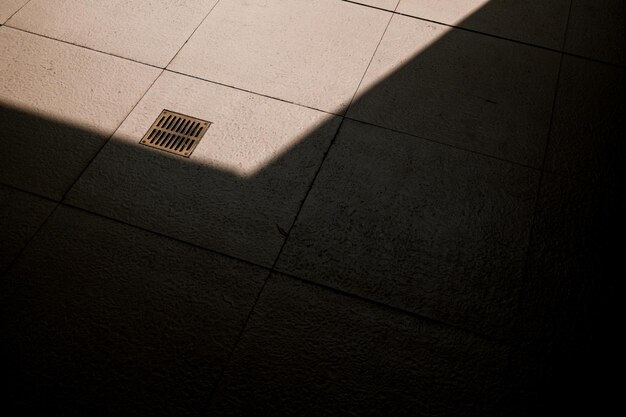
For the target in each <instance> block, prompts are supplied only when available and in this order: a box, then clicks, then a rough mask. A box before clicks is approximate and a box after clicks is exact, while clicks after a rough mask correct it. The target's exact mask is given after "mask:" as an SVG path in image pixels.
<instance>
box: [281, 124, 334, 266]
mask: <svg viewBox="0 0 626 417" xmlns="http://www.w3.org/2000/svg"><path fill="white" fill-rule="evenodd" d="M344 120H345V118H342V119H341V121H340V122H339V126H337V131H336V132H335V135H334V136H333V138H332V139H331V141H330V144H329V145H328V148H326V152H324V155H323V156H322V161H321V162H320V165H319V166H318V167H317V171H315V175H313V179H312V180H311V182H310V183H309V187H308V189H307V191H306V194H305V195H304V198H303V199H302V201H301V202H300V207H299V208H298V211H297V212H296V215H295V216H294V218H293V221H292V222H291V226H289V230H287V233H286V234H285V239H284V240H283V244H282V245H281V247H280V250H279V251H278V254H277V255H276V259H274V264H273V265H272V271H276V265H277V264H278V260H279V259H280V256H281V255H282V253H283V249H284V248H285V245H286V244H287V240H289V236H290V234H291V231H292V230H293V227H294V226H295V224H296V222H297V221H298V217H299V216H300V213H301V212H302V208H303V207H304V204H305V203H306V200H307V199H308V197H309V194H310V193H311V190H312V189H313V185H314V184H315V180H316V179H317V177H318V175H319V173H320V172H321V171H322V167H323V166H324V162H325V161H326V158H327V156H328V153H329V152H330V150H331V148H332V147H333V145H334V143H335V141H336V140H337V137H338V136H339V132H340V131H341V126H343V121H344Z"/></svg>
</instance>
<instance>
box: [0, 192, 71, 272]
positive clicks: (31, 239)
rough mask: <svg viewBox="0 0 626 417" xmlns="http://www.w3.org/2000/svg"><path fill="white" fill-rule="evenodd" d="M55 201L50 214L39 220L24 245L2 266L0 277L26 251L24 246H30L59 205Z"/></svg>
mask: <svg viewBox="0 0 626 417" xmlns="http://www.w3.org/2000/svg"><path fill="white" fill-rule="evenodd" d="M55 203H56V206H54V208H53V209H52V210H51V211H50V214H48V215H47V216H46V218H45V219H44V221H43V222H41V224H40V225H39V227H37V230H35V233H33V235H32V236H31V237H30V238H29V239H28V240H27V241H26V243H25V244H24V246H22V249H20V250H19V251H18V252H17V254H16V255H15V257H14V258H13V259H12V260H11V262H9V264H8V265H7V266H6V268H4V269H3V270H1V271H0V277H4V276H5V275H6V274H7V273H8V272H9V271H10V270H11V268H13V265H15V263H16V262H17V260H18V259H20V258H21V257H22V254H23V253H24V252H25V251H26V248H28V246H30V244H31V242H32V241H33V240H34V239H35V237H37V235H39V233H40V232H41V230H42V229H43V227H44V225H45V224H46V223H48V220H49V219H50V217H52V215H53V214H54V213H56V211H57V209H58V208H59V207H60V206H61V203H59V202H58V201H57V202H55Z"/></svg>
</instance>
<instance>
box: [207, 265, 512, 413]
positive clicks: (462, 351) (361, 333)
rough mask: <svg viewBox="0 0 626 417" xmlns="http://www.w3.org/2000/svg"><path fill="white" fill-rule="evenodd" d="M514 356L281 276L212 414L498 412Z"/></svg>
mask: <svg viewBox="0 0 626 417" xmlns="http://www.w3.org/2000/svg"><path fill="white" fill-rule="evenodd" d="M507 357H508V351H507V348H506V347H504V346H501V345H500V346H499V345H494V344H492V343H489V342H487V341H484V340H481V339H480V338H477V337H475V336H472V335H469V334H466V333H464V332H461V331H458V330H454V329H449V328H446V327H444V326H440V325H437V324H433V323H429V322H424V321H422V320H418V319H414V318H409V317H406V316H403V315H401V314H398V313H397V312H394V311H390V310H387V309H378V310H376V311H372V309H371V308H370V306H369V305H367V303H365V302H363V301H361V300H355V299H351V298H349V297H346V296H343V295H340V294H335V293H332V292H328V291H324V290H323V289H321V288H318V287H315V286H312V285H310V284H304V283H300V282H296V281H293V280H290V279H288V278H283V277H281V276H276V275H275V276H272V278H270V281H269V283H268V285H267V286H266V288H265V290H264V291H263V295H262V296H261V299H260V300H259V302H258V304H257V307H256V309H255V312H254V313H253V315H252V317H251V319H250V322H249V324H248V328H247V331H246V333H245V334H244V336H243V338H242V340H241V341H240V343H239V345H238V347H237V349H235V352H234V355H233V358H232V360H231V363H230V365H229V366H228V368H227V370H226V372H225V375H224V377H223V384H221V387H222V388H221V389H219V390H218V392H217V393H216V395H215V398H214V399H213V402H212V404H211V407H210V408H209V413H208V415H220V416H241V415H259V416H260V415H267V416H285V415H294V416H295V415H318V416H322V415H359V416H380V415H399V416H409V415H419V416H442V415H446V416H447V415H450V416H452V415H456V416H467V415H491V414H492V413H493V412H494V410H495V409H496V408H497V405H498V402H499V400H500V399H501V398H502V395H503V394H504V392H503V391H504V388H505V385H506V384H505V379H506V376H505V374H504V373H503V372H502V370H503V365H504V363H505V362H506V360H507ZM452 398H453V399H454V401H451V399H452Z"/></svg>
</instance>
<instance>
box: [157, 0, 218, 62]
mask: <svg viewBox="0 0 626 417" xmlns="http://www.w3.org/2000/svg"><path fill="white" fill-rule="evenodd" d="M220 1H221V0H217V1H216V2H215V4H214V5H213V7H211V10H209V12H208V13H207V14H206V16H204V18H202V20H201V21H200V23H198V26H196V28H195V29H194V30H193V32H191V35H189V37H188V38H187V40H186V41H185V43H183V44H182V46H181V47H180V48H178V51H176V53H175V54H174V56H173V57H172V59H170V62H168V63H167V65H166V66H165V67H164V68H167V67H169V66H170V65H171V64H172V62H173V61H174V60H175V59H176V57H177V56H178V54H179V53H180V51H182V50H183V48H184V47H185V45H187V42H189V40H190V39H191V38H192V37H193V35H195V34H196V31H197V30H198V29H199V28H200V26H202V24H203V23H204V21H205V20H206V19H207V18H208V17H209V15H210V14H211V12H212V11H213V9H215V8H216V7H217V5H218V4H219V3H220Z"/></svg>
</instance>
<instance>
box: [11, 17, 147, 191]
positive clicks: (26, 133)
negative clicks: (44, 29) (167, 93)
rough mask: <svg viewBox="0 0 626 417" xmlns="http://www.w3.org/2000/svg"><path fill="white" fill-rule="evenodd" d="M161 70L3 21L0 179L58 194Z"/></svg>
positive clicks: (29, 188)
mask: <svg viewBox="0 0 626 417" xmlns="http://www.w3.org/2000/svg"><path fill="white" fill-rule="evenodd" d="M158 73H159V70H157V69H155V68H151V67H148V66H144V65H140V64H136V63H133V62H130V61H127V60H123V59H120V58H115V57H112V56H109V55H105V54H101V53H98V52H94V51H89V50H87V49H84V48H79V47H76V46H72V45H68V44H64V43H61V42H58V41H54V40H50V39H46V38H43V37H41V36H37V35H32V34H28V33H24V32H21V31H18V30H15V29H11V28H8V27H2V28H0V130H1V131H2V135H1V136H0V144H1V145H2V153H1V154H0V161H1V162H2V163H1V164H0V181H2V182H3V183H5V184H9V185H13V186H15V187H17V188H20V189H23V190H27V191H31V192H34V193H36V194H40V195H43V196H47V197H50V198H55V199H58V198H61V196H62V195H63V193H64V192H65V191H66V190H67V189H68V188H69V187H70V186H71V184H72V183H73V182H74V181H75V180H76V178H77V177H78V175H79V174H80V173H81V171H82V170H83V169H84V168H85V166H86V165H87V163H88V162H89V160H90V159H91V158H92V157H93V156H94V154H95V153H96V152H97V150H98V149H99V148H100V146H101V145H102V143H103V142H104V141H105V140H106V138H108V137H109V136H110V135H111V134H112V133H113V132H114V131H115V129H116V128H117V127H118V126H119V124H120V123H121V122H122V120H124V117H126V115H127V114H128V112H130V110H131V109H132V107H133V106H134V105H135V104H136V103H137V101H139V99H140V98H141V96H142V95H143V94H144V93H145V91H146V90H147V89H148V87H149V86H150V84H151V83H152V82H153V81H154V79H155V78H156V77H157V75H158Z"/></svg>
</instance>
